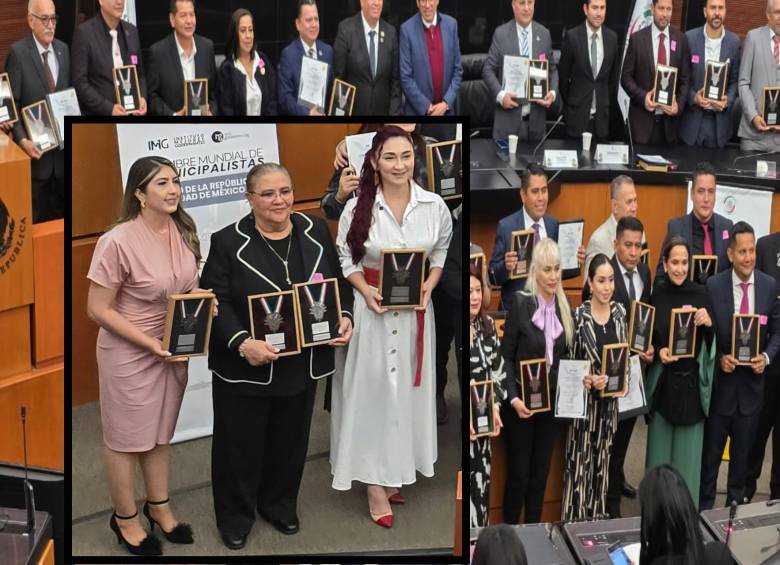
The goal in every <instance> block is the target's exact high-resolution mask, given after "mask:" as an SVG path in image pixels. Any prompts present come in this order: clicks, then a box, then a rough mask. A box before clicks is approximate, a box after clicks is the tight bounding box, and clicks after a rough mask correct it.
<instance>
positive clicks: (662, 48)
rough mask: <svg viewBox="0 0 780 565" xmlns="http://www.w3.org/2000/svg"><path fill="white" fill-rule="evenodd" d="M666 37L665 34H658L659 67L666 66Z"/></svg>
mask: <svg viewBox="0 0 780 565" xmlns="http://www.w3.org/2000/svg"><path fill="white" fill-rule="evenodd" d="M665 37H666V35H665V34H663V33H660V34H658V64H659V65H665V64H666V45H664V38H665Z"/></svg>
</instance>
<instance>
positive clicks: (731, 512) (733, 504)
mask: <svg viewBox="0 0 780 565" xmlns="http://www.w3.org/2000/svg"><path fill="white" fill-rule="evenodd" d="M736 515H737V501H736V500H732V501H731V508H730V509H729V524H728V526H726V546H727V547H728V545H729V539H730V538H731V530H733V529H734V516H736Z"/></svg>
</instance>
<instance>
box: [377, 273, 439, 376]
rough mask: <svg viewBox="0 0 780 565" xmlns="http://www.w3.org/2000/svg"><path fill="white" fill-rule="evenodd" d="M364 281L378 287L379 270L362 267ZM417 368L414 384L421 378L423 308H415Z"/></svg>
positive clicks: (423, 330)
mask: <svg viewBox="0 0 780 565" xmlns="http://www.w3.org/2000/svg"><path fill="white" fill-rule="evenodd" d="M363 273H364V276H365V277H366V282H367V283H368V284H370V285H371V286H373V287H376V288H379V271H377V270H375V269H368V268H366V267H363ZM416 312H417V369H416V370H415V373H414V386H420V381H421V380H422V361H423V335H424V334H425V310H417V311H416Z"/></svg>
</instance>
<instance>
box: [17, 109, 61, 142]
mask: <svg viewBox="0 0 780 565" xmlns="http://www.w3.org/2000/svg"><path fill="white" fill-rule="evenodd" d="M22 119H23V121H24V129H25V130H27V137H28V138H29V140H30V141H32V142H33V143H34V144H35V146H36V147H37V148H38V150H39V151H41V153H46V152H47V151H51V150H52V149H59V147H60V140H59V139H58V138H57V129H56V128H57V126H56V124H55V123H54V120H53V118H52V117H51V113H50V112H49V105H48V104H46V100H41V101H40V102H36V103H35V104H30V105H29V106H25V107H24V108H22Z"/></svg>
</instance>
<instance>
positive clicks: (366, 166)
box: [347, 126, 414, 265]
mask: <svg viewBox="0 0 780 565" xmlns="http://www.w3.org/2000/svg"><path fill="white" fill-rule="evenodd" d="M393 137H403V138H404V139H406V140H408V141H409V143H410V144H412V147H413V148H414V142H413V141H412V137H411V136H410V135H409V134H408V133H407V132H405V131H404V130H402V129H401V128H399V127H398V126H386V127H381V128H379V129H378V130H377V132H376V135H375V136H374V141H373V143H372V144H371V149H369V151H368V153H366V159H365V161H364V162H363V169H362V170H361V171H360V183H359V184H358V188H357V189H358V191H359V196H358V201H357V204H356V205H355V210H354V215H353V216H352V224H351V225H350V227H349V232H348V233H347V243H348V244H349V247H350V250H351V252H352V263H353V264H355V265H357V264H358V263H360V261H361V260H362V259H363V257H364V256H365V254H366V245H365V243H366V239H368V230H369V228H371V219H372V218H373V208H374V200H375V199H376V189H377V186H378V185H379V184H380V183H381V179H380V178H379V174H378V173H377V172H376V169H375V168H374V165H373V164H372V163H371V159H374V160H376V161H379V155H380V154H381V153H382V147H384V145H385V142H386V141H387V140H388V139H391V138H393Z"/></svg>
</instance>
